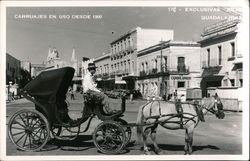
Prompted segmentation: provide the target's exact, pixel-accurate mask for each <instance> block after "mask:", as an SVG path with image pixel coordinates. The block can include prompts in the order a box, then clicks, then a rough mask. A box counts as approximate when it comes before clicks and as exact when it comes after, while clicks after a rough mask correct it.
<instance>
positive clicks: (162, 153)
mask: <svg viewBox="0 0 250 161" xmlns="http://www.w3.org/2000/svg"><path fill="white" fill-rule="evenodd" d="M156 154H157V155H164V152H163V151H158V152H156Z"/></svg>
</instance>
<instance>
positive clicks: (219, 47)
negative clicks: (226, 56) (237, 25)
mask: <svg viewBox="0 0 250 161" xmlns="http://www.w3.org/2000/svg"><path fill="white" fill-rule="evenodd" d="M221 58H222V53H221V46H218V65H221Z"/></svg>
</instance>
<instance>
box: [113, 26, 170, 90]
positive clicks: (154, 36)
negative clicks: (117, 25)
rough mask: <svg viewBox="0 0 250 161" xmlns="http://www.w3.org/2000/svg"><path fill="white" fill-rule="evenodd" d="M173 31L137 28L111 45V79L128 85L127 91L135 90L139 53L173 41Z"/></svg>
mask: <svg viewBox="0 0 250 161" xmlns="http://www.w3.org/2000/svg"><path fill="white" fill-rule="evenodd" d="M173 37H174V34H173V30H159V29H143V28H141V27H136V28H135V29H132V30H130V31H128V32H127V33H125V34H123V35H121V36H120V37H119V38H117V39H115V40H114V41H112V42H111V43H110V51H111V55H110V62H111V63H110V64H109V65H110V66H109V69H110V77H111V78H114V79H115V83H116V82H117V83H123V81H122V80H124V81H125V83H126V85H125V86H126V89H129V90H132V89H134V88H135V80H136V76H137V53H138V51H140V50H142V49H145V48H147V47H149V46H152V45H154V44H157V43H159V42H160V41H167V40H172V39H173Z"/></svg>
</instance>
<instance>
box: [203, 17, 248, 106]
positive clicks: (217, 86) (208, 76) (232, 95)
mask: <svg viewBox="0 0 250 161" xmlns="http://www.w3.org/2000/svg"><path fill="white" fill-rule="evenodd" d="M239 27H240V20H238V19H235V20H230V21H229V20H225V21H222V22H219V23H216V24H213V25H211V26H208V27H206V28H205V29H204V31H203V33H202V35H201V40H200V41H199V43H200V44H201V55H202V74H201V77H202V80H201V88H202V94H203V96H208V95H213V94H214V93H215V92H217V93H218V94H219V96H220V97H222V98H223V99H224V100H227V99H228V100H235V101H233V102H229V103H231V104H232V106H234V107H239V106H238V103H239V101H241V100H242V97H241V93H242V88H241V87H242V85H243V76H242V66H243V63H242V62H243V60H242V55H243V54H247V53H242V51H241V48H240V47H239V45H241V44H240V43H239V42H240V41H241V38H242V36H243V35H241V32H240V30H239ZM241 43H243V42H241ZM225 103H227V102H225ZM236 104H237V105H236ZM229 107H230V106H229Z"/></svg>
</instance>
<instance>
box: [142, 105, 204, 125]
mask: <svg viewBox="0 0 250 161" xmlns="http://www.w3.org/2000/svg"><path fill="white" fill-rule="evenodd" d="M155 102H157V103H158V104H159V115H156V116H152V110H153V108H152V105H153V103H155ZM149 103H151V106H150V114H149V117H147V118H146V120H148V119H156V120H157V121H156V123H178V124H180V128H181V129H183V125H185V124H186V123H187V122H189V121H191V120H192V121H194V122H195V123H196V121H195V120H194V118H195V117H198V119H199V120H200V121H202V122H204V121H205V120H204V116H203V113H202V111H201V106H200V105H199V104H198V103H189V104H192V105H194V106H195V111H196V113H197V115H193V114H190V113H184V112H183V107H182V103H181V102H180V101H176V102H174V104H175V109H176V114H175V113H172V114H161V104H160V101H159V100H156V101H150V102H148V103H147V104H145V105H144V107H145V106H147V105H148V104H149ZM144 107H143V108H144ZM184 114H187V115H191V116H193V117H186V116H184ZM166 116H170V118H169V119H167V120H166V121H164V122H162V121H159V118H161V117H166ZM174 117H178V118H180V120H179V121H169V120H170V119H172V118H174ZM184 119H187V120H186V121H185V122H184ZM154 124H155V123H154ZM147 125H148V124H147Z"/></svg>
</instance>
